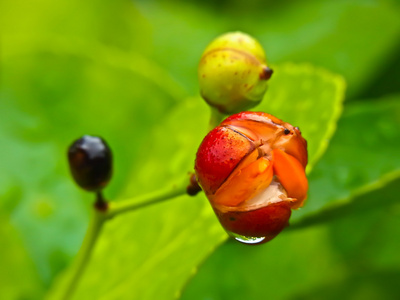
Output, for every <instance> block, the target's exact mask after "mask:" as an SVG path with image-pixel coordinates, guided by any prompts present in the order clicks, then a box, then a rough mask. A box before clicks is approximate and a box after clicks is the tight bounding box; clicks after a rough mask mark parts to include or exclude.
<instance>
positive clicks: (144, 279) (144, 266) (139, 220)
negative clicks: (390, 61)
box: [50, 64, 343, 299]
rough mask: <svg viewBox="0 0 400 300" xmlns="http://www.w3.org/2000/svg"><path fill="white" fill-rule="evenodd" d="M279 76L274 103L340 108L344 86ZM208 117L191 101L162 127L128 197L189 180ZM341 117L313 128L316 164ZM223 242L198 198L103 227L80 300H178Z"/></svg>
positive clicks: (302, 110)
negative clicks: (317, 130) (307, 86)
mask: <svg viewBox="0 0 400 300" xmlns="http://www.w3.org/2000/svg"><path fill="white" fill-rule="evenodd" d="M278 70H280V71H279V72H278V74H279V73H280V75H279V77H277V78H278V79H277V80H276V81H275V82H271V85H276V86H275V87H274V88H275V89H279V87H280V89H286V90H287V91H288V92H287V93H284V94H280V95H279V96H277V97H276V99H274V101H276V102H282V103H286V102H288V101H291V99H290V98H291V96H292V95H293V94H297V95H298V100H299V101H300V102H311V101H312V102H318V101H323V102H324V103H325V104H324V105H326V106H327V107H328V108H329V107H331V108H332V107H340V101H338V99H341V100H343V82H342V81H341V80H340V77H338V76H337V75H332V74H329V73H327V72H326V71H321V70H319V69H315V68H312V67H310V66H307V67H304V66H302V65H300V66H297V65H293V64H292V65H290V66H284V67H282V68H279V67H278ZM305 84H311V86H315V87H316V89H317V90H318V92H317V93H315V92H314V90H312V89H305V90H304V91H303V92H301V93H298V92H297V91H299V90H300V89H302V87H303V86H304V85H305ZM271 89H272V88H271ZM320 93H322V94H323V95H324V97H322V100H320V96H321V94H320ZM328 95H329V96H328ZM282 106H283V105H282ZM319 109H320V107H319V106H318V105H314V106H313V105H303V106H300V107H299V108H298V110H296V111H292V112H291V113H290V112H289V111H287V112H285V115H286V116H287V117H288V118H290V119H291V120H292V121H293V122H297V121H298V122H300V123H302V122H303V121H304V119H303V117H301V115H302V114H306V115H311V116H317V115H318V114H317V111H318V110H319ZM208 115H209V109H208V108H207V106H206V105H205V104H204V103H203V101H201V99H199V98H190V99H188V100H187V101H185V102H183V103H181V104H180V105H179V106H177V107H176V109H175V110H174V111H172V112H171V113H170V114H169V115H168V116H166V118H165V119H164V120H162V121H160V122H159V124H158V126H157V127H156V128H155V129H154V131H153V132H152V133H151V134H150V135H149V139H148V141H147V142H146V143H145V145H146V147H145V148H144V149H143V152H142V153H141V154H139V155H138V156H137V159H138V160H139V161H140V162H141V163H140V164H137V165H135V167H134V169H133V170H132V175H131V177H130V183H129V185H128V186H127V189H126V190H125V192H124V193H123V194H124V195H125V196H127V195H135V194H141V193H144V192H146V191H152V190H155V189H159V187H164V186H167V185H168V184H173V182H174V181H176V180H177V178H181V177H182V176H184V175H185V174H186V173H188V172H190V171H191V170H192V169H193V164H194V154H195V152H196V148H197V147H198V145H199V144H200V142H201V140H202V138H203V136H204V135H205V133H206V128H207V123H208V122H207V121H208V120H207V119H208ZM332 116H334V117H332ZM336 117H337V110H336V111H335V109H333V110H332V111H331V116H326V115H324V116H323V117H319V118H318V119H317V120H316V122H317V125H318V124H319V126H317V127H319V128H322V131H325V132H324V133H322V134H320V135H318V134H317V135H314V136H310V138H309V139H310V142H311V144H312V145H315V148H316V150H315V151H314V154H313V156H314V160H315V156H316V155H317V152H318V151H317V149H318V148H319V147H318V146H317V145H318V144H320V143H322V141H321V139H325V138H326V136H327V135H329V134H330V132H329V131H330V130H331V129H330V128H331V127H332V124H330V125H329V124H326V123H333V122H334V120H335V118H336ZM309 130H310V131H311V129H309ZM226 237H227V236H226V234H225V233H224V232H223V230H222V228H221V226H220V225H219V223H218V221H217V219H216V217H215V216H214V214H213V212H212V209H211V207H210V206H209V204H208V202H207V200H206V198H205V197H204V195H202V194H199V195H198V196H197V197H195V198H193V197H189V196H182V197H179V198H177V199H174V200H171V201H168V202H165V203H162V204H159V205H156V206H152V207H147V208H145V209H141V210H139V211H135V212H131V213H128V214H126V215H122V216H119V217H117V218H116V219H115V220H112V221H111V222H109V223H108V224H106V226H105V229H104V232H103V234H102V236H101V237H100V240H99V243H98V245H97V246H96V249H95V251H94V256H93V258H92V261H91V262H90V264H89V266H88V269H87V272H86V273H85V274H84V276H83V279H82V281H81V282H80V284H79V287H78V290H77V293H76V297H75V298H76V299H84V298H87V297H89V296H90V297H92V298H97V299H114V298H124V297H130V298H138V299H154V298H162V299H172V298H175V297H177V296H178V295H179V294H180V291H181V289H182V287H183V285H184V284H185V282H186V281H187V280H188V278H190V277H191V276H193V274H194V272H195V270H196V268H197V266H198V265H199V264H200V263H201V262H202V261H203V260H204V259H205V257H207V255H209V254H210V253H211V252H212V251H213V250H214V249H215V247H217V246H218V245H219V244H220V243H221V242H222V241H224V240H225V239H226ZM104 278H107V279H106V280H104ZM100 282H101V284H99V283H100ZM63 288H64V287H63V281H62V279H60V281H59V284H58V285H57V284H56V285H55V286H54V288H53V290H52V293H51V294H50V296H52V297H53V298H54V299H56V298H57V297H58V296H59V294H58V293H60V291H62V289H63Z"/></svg>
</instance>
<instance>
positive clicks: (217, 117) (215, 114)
mask: <svg viewBox="0 0 400 300" xmlns="http://www.w3.org/2000/svg"><path fill="white" fill-rule="evenodd" d="M210 108H211V116H210V123H209V128H208V131H211V130H213V129H214V128H215V127H217V126H218V125H219V123H221V121H222V120H223V119H224V117H225V115H224V114H222V113H220V112H219V111H218V109H216V108H215V107H210Z"/></svg>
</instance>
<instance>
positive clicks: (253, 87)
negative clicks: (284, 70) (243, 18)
mask: <svg viewBox="0 0 400 300" xmlns="http://www.w3.org/2000/svg"><path fill="white" fill-rule="evenodd" d="M271 75H272V70H271V69H270V68H268V66H267V63H266V59H265V53H264V50H263V49H262V47H261V45H260V44H259V43H258V42H257V41H256V40H255V39H253V38H252V37H250V36H249V35H247V34H244V33H241V32H232V33H227V34H224V35H222V36H220V37H218V38H216V39H215V40H214V41H212V42H211V44H210V45H208V47H207V48H206V50H205V51H204V53H203V55H202V57H201V60H200V64H199V68H198V77H199V85H200V93H201V96H202V97H203V98H204V100H205V101H206V102H207V103H208V104H209V105H211V106H212V107H215V108H217V109H218V110H219V111H220V112H221V113H224V114H233V113H237V112H240V111H243V110H247V109H250V108H252V107H254V106H255V105H257V104H258V103H259V102H260V101H261V100H262V98H263V96H264V94H265V91H266V90H267V80H268V79H269V78H270V77H271Z"/></svg>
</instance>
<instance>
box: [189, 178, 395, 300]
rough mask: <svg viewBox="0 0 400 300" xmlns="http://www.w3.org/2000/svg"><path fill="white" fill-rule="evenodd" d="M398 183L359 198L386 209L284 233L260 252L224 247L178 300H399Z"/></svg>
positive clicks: (203, 267) (252, 249)
mask: <svg viewBox="0 0 400 300" xmlns="http://www.w3.org/2000/svg"><path fill="white" fill-rule="evenodd" d="M399 184H400V180H395V181H392V182H391V183H390V184H388V185H387V186H384V187H383V188H381V189H378V190H375V191H373V192H371V193H368V194H364V195H362V196H359V197H357V198H356V199H354V201H357V202H363V201H366V202H371V201H374V200H375V199H376V198H380V199H385V202H386V201H387V202H388V203H391V204H390V205H385V204H384V205H377V206H376V209H375V210H369V211H365V210H362V211H360V212H354V214H351V215H347V216H345V217H340V216H339V217H338V218H337V219H336V220H334V221H332V222H331V223H327V224H324V225H321V226H313V227H307V228H305V229H302V230H296V231H288V232H284V233H283V234H281V236H280V237H279V238H277V239H275V240H273V241H272V242H270V243H268V244H266V245H264V246H262V247H248V246H242V245H238V244H237V243H234V242H229V243H226V244H225V245H223V246H222V247H220V248H219V249H218V251H216V252H215V253H214V254H213V255H212V256H211V257H210V258H209V260H207V261H206V263H205V264H204V266H202V268H200V271H199V273H198V274H197V276H196V277H195V278H194V279H193V280H192V281H191V282H190V284H189V285H188V286H187V288H186V290H185V291H184V293H183V297H182V299H192V300H196V299H210V300H217V299H228V298H229V299H264V298H268V299H338V298H340V299H354V300H355V299H371V300H372V299H396V298H397V296H398V294H399V292H400V288H399V286H398V284H397V282H398V281H399V280H400V260H399V255H398V249H399V241H398V239H397V238H396V237H397V236H398V235H399V234H400V231H399V229H400V226H399V225H400V224H399V220H400V218H399V216H400V207H399V204H398V203H396V202H398V201H397V200H398V192H399V188H398V187H399Z"/></svg>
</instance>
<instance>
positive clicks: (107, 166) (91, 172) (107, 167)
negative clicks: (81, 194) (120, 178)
mask: <svg viewBox="0 0 400 300" xmlns="http://www.w3.org/2000/svg"><path fill="white" fill-rule="evenodd" d="M68 161H69V167H70V170H71V174H72V177H73V178H74V179H75V181H76V183H77V184H78V185H79V186H80V187H82V188H83V189H85V190H88V191H100V190H101V189H103V188H104V187H105V186H106V185H107V183H108V182H109V181H110V179H111V175H112V153H111V150H110V148H109V147H108V145H107V143H106V142H105V141H104V140H103V139H102V138H100V137H97V136H89V135H85V136H83V137H81V138H80V139H78V140H76V141H75V142H73V143H72V145H71V146H70V147H69V149H68Z"/></svg>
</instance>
